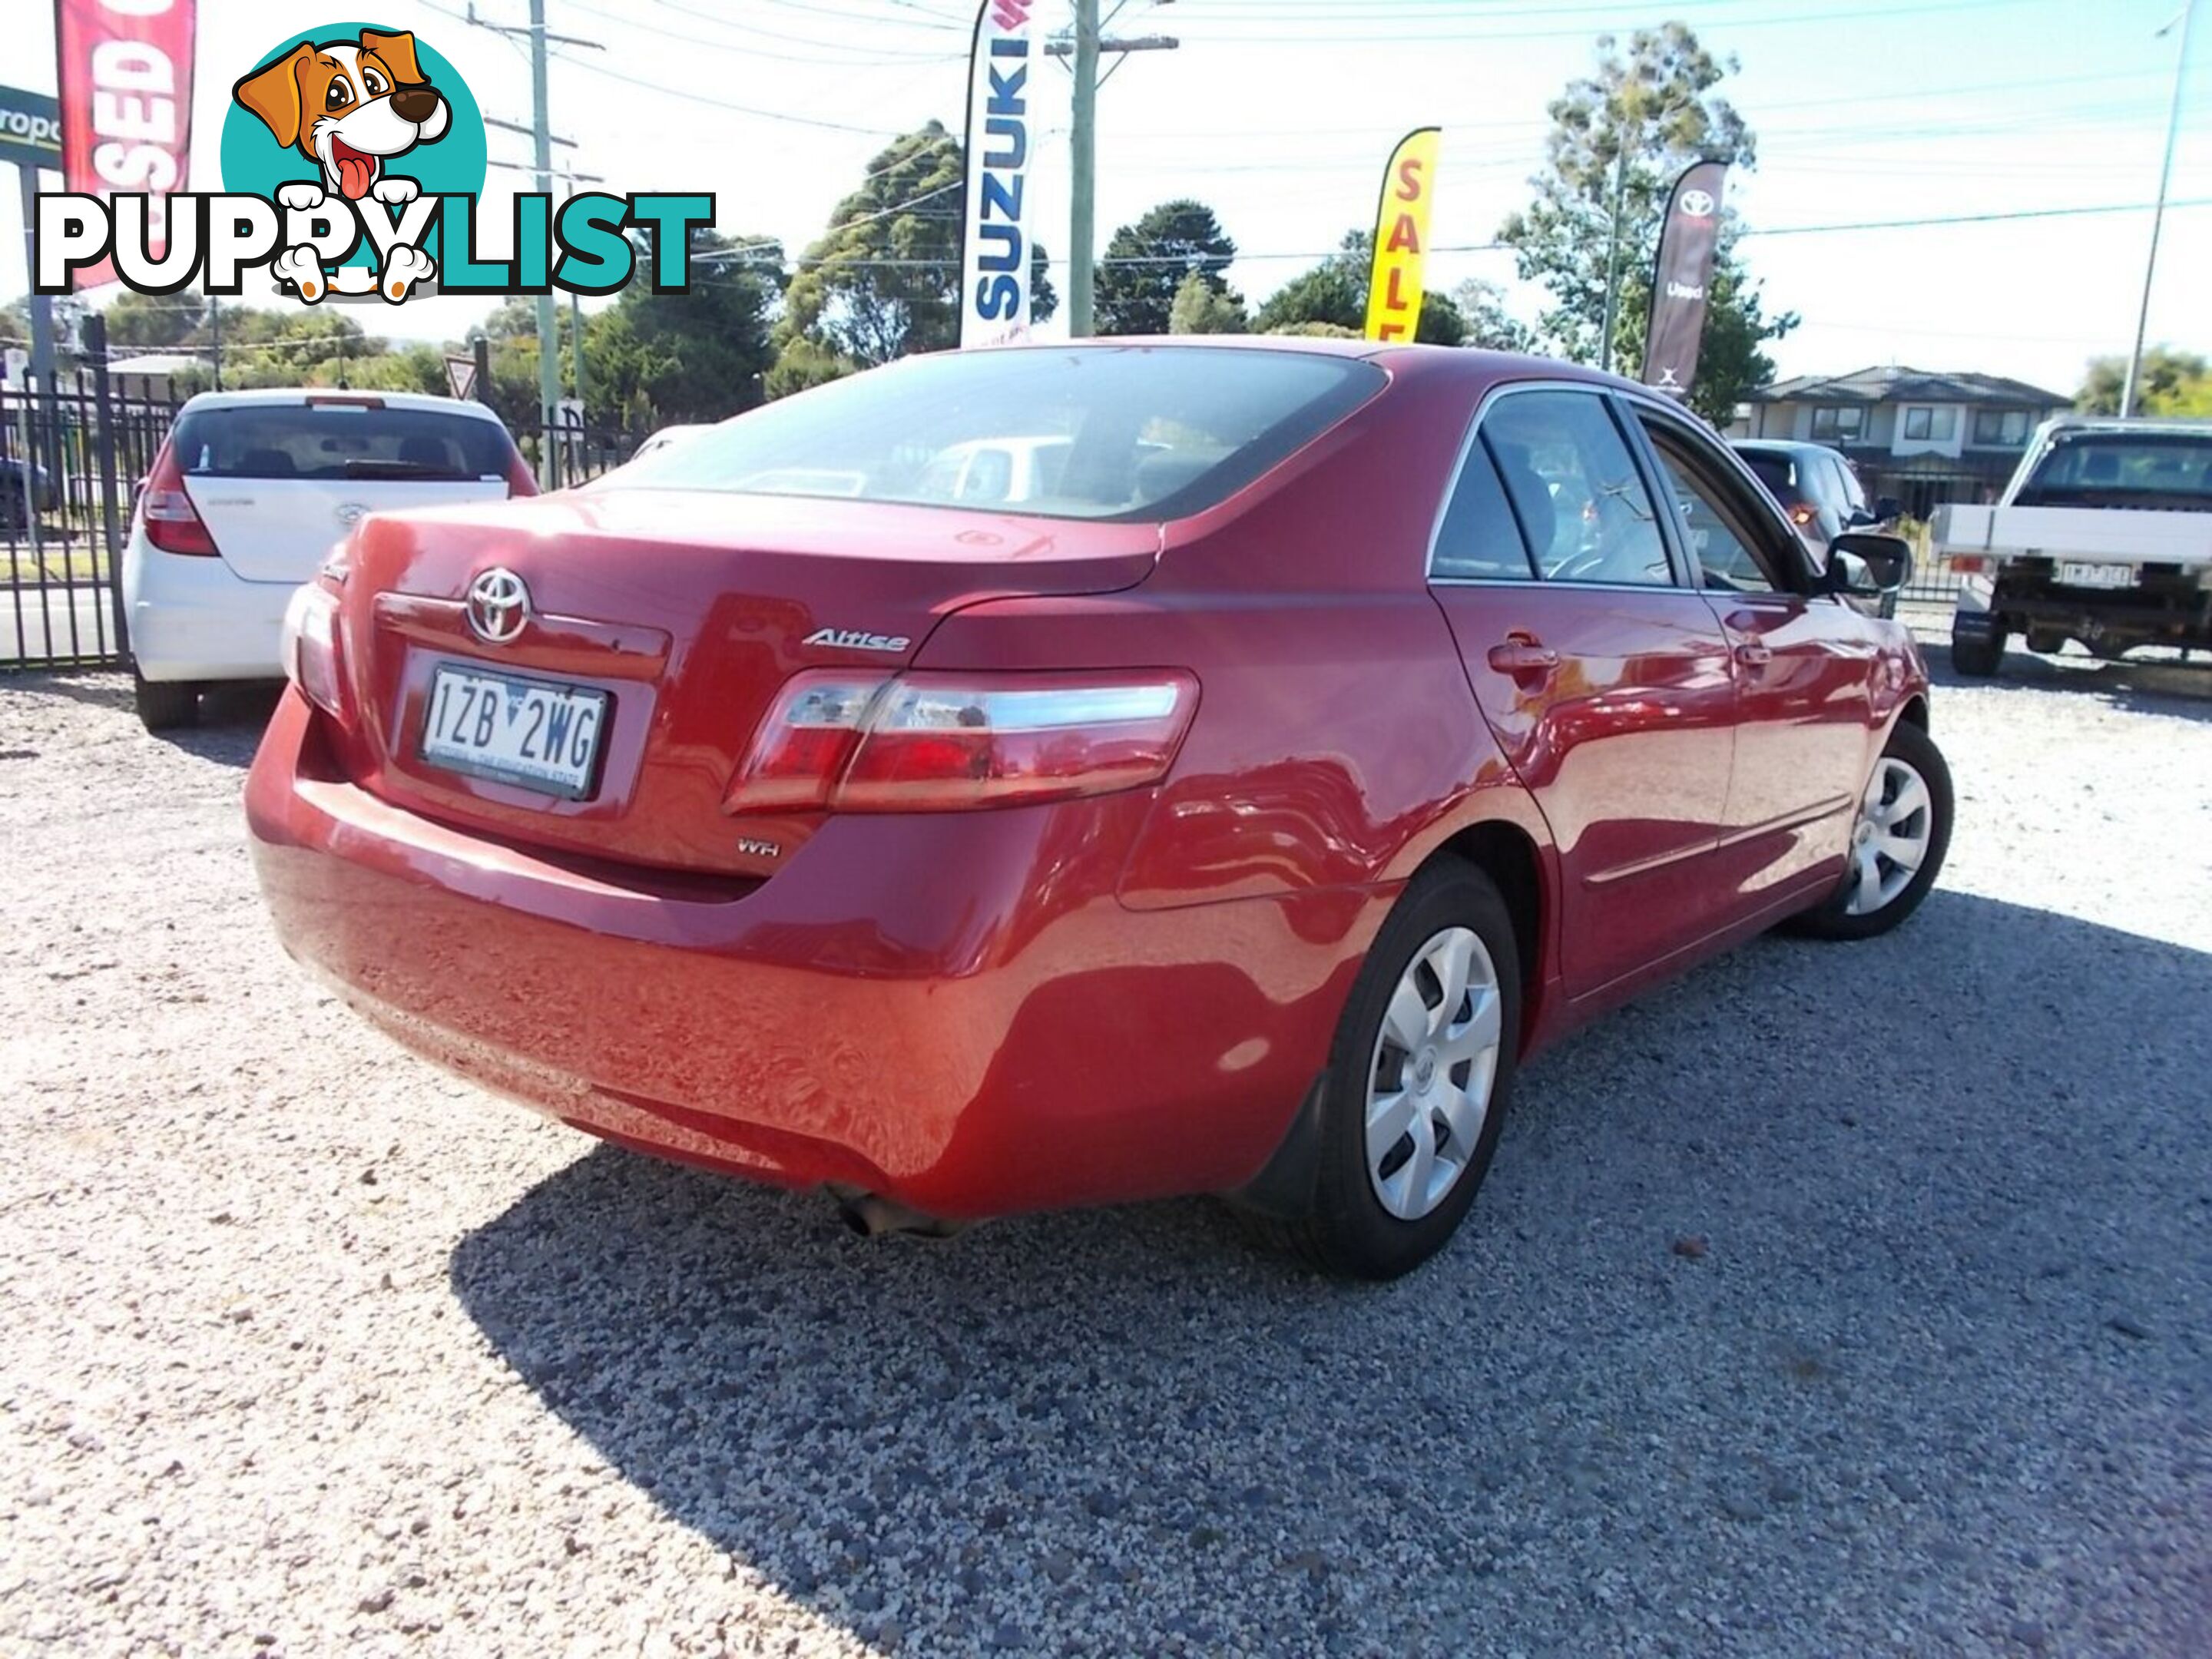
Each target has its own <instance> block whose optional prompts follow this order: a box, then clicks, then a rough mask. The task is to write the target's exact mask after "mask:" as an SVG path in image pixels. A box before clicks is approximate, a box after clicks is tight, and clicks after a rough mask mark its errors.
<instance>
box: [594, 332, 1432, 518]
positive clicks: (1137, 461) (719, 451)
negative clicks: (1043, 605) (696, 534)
mask: <svg viewBox="0 0 2212 1659" xmlns="http://www.w3.org/2000/svg"><path fill="white" fill-rule="evenodd" d="M1387 383H1388V381H1387V378H1386V377H1385V375H1384V374H1383V371H1382V370H1381V369H1379V368H1376V366H1375V365H1374V364H1372V363H1369V362H1361V361H1359V360H1358V359H1357V358H1351V357H1340V356H1323V355H1322V354H1320V353H1317V352H1311V351H1297V350H1280V351H1277V350H1268V349H1252V350H1237V351H1224V350H1206V349H1200V348H1196V347H1190V346H1172V345H1169V346H1119V347H1105V346H1087V347H1079V348H1076V349H1067V348H1065V347H1060V348H1054V347H1049V346H1034V347H1029V348H1022V349H1011V350H1004V351H976V352H945V353H940V354H936V355H932V356H918V357H909V358H906V359H903V360H902V361H901V362H897V363H895V364H892V365H890V366H889V367H886V368H881V369H878V370H875V371H873V372H872V373H869V374H857V375H854V376H853V377H852V378H850V379H848V380H838V381H835V382H833V383H831V384H830V385H828V386H820V387H817V388H816V389H815V390H813V391H811V392H800V393H799V394H798V395H796V396H794V397H790V398H779V399H777V400H776V401H775V402H774V403H772V404H766V405H764V406H763V407H762V408H759V409H757V410H751V411H750V412H749V413H747V414H744V415H741V416H738V417H737V418H736V419H735V420H731V421H726V422H723V423H722V424H721V425H720V426H718V427H715V428H713V429H712V430H711V431H708V432H703V433H702V434H700V435H698V436H697V437H696V438H694V439H692V440H690V441H688V442H686V443H683V444H679V445H677V446H674V447H671V448H669V449H665V450H662V451H660V452H659V453H656V454H653V455H648V456H646V457H644V458H642V459H640V460H637V461H635V462H634V463H633V464H632V465H629V466H626V467H624V468H623V469H622V470H621V471H619V472H617V473H614V474H611V475H609V477H607V478H606V479H605V480H604V481H602V482H601V483H599V484H596V485H594V486H592V488H595V489H711V490H726V491H731V492H733V493H739V494H750V495H842V496H845V497H848V498H850V499H853V500H857V501H900V502H910V503H915V504H920V505H926V506H960V505H963V504H967V505H972V506H981V505H984V504H986V503H987V504H989V505H990V506H992V507H996V508H998V509H1000V510H1002V511H1006V512H1011V513H1035V514H1037V515H1040V516H1043V517H1048V518H1066V519H1102V520H1138V519H1165V518H1180V517H1184V516H1187V515H1188V514H1190V513H1199V512H1203V511H1204V510H1205V509H1206V508H1207V507H1212V506H1213V505H1215V504H1216V503H1217V502H1219V501H1224V500H1225V499H1226V498H1227V497H1228V496H1229V495H1231V494H1233V493H1234V492H1236V491H1237V490H1238V489H1242V488H1243V487H1244V486H1245V485H1246V484H1249V483H1251V482H1252V481H1253V480H1255V479H1256V478H1258V477H1260V476H1261V474H1263V473H1265V472H1267V471H1269V470H1270V469H1272V468H1273V467H1274V466H1276V465H1278V464H1279V463H1280V462H1281V461H1283V460H1284V459H1286V458H1287V457H1288V456H1289V455H1290V454H1291V453H1292V452H1293V451H1295V450H1297V448H1299V447H1302V446H1303V445H1304V444H1305V443H1307V442H1309V441H1310V440H1312V439H1314V438H1316V437H1317V436H1319V435H1321V434H1322V432H1324V431H1326V430H1327V429H1328V428H1329V427H1331V426H1333V425H1334V424H1335V423H1336V422H1338V421H1339V420H1340V419H1342V418H1343V417H1344V416H1346V415H1348V414H1350V413H1351V412H1352V410H1354V409H1356V408H1358V406H1359V404H1362V403H1364V401H1365V400H1366V399H1367V398H1370V397H1372V396H1373V395H1374V394H1375V393H1376V392H1378V391H1380V390H1381V389H1382V388H1383V386H1385V385H1386V384H1387Z"/></svg>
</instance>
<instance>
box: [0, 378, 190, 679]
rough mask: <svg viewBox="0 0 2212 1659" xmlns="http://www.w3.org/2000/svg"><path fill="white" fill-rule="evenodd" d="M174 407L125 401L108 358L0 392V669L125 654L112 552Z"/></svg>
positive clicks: (101, 661)
mask: <svg viewBox="0 0 2212 1659" xmlns="http://www.w3.org/2000/svg"><path fill="white" fill-rule="evenodd" d="M175 416H176V406H175V405H174V404H173V403H170V402H167V401H166V400H159V399H149V398H125V397H120V396H118V395H116V394H115V393H114V392H112V389H111V388H110V386H109V385H108V382H107V376H106V368H105V365H104V363H101V362H98V361H97V358H96V357H95V361H94V363H93V364H92V365H91V366H90V367H88V368H86V369H84V370H82V371H81V372H79V373H77V374H74V375H72V376H70V377H66V378H63V379H62V380H61V383H60V384H58V385H57V386H52V387H45V386H41V387H38V388H34V389H31V390H14V391H9V390H0V594H4V595H5V596H6V599H5V603H4V605H0V668H9V667H25V666H32V667H58V666H66V665H91V666H98V665H114V664H118V663H121V662H123V661H124V660H125V632H124V624H123V607H122V595H121V588H120V585H119V583H118V580H117V577H118V572H117V569H116V557H117V554H118V550H119V548H120V547H121V545H122V539H121V538H122V531H123V527H124V526H125V524H127V522H128V520H129V518H130V513H131V493H132V489H133V486H134V485H135V483H136V482H137V480H138V479H140V478H142V477H144V476H145V474H146V471H147V469H148V468H149V467H150V466H151V465H153V461H154V456H155V452H156V451H158V450H159V449H160V448H161V441H162V439H163V438H165V437H167V435H168V431H169V426H170V423H171V422H172V421H173V420H174V419H175Z"/></svg>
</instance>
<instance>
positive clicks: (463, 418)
mask: <svg viewBox="0 0 2212 1659" xmlns="http://www.w3.org/2000/svg"><path fill="white" fill-rule="evenodd" d="M170 442H171V447H172V452H173V453H174V454H175V455H176V457H177V460H178V464H179V465H180V466H182V467H183V468H184V470H185V474H186V476H188V477H196V478H310V479H313V478H422V479H449V480H453V479H463V478H468V479H476V478H499V477H505V476H506V475H507V459H508V457H509V456H510V455H511V454H512V453H513V445H511V444H510V443H509V442H508V441H507V428H504V427H502V426H501V425H500V424H499V423H498V422H496V421H487V420H483V419H479V418H478V417H477V416H473V415H449V414H447V413H446V412H445V411H444V410H432V409H396V408H392V407H390V406H388V405H385V404H370V403H328V404H296V403H292V404H231V405H229V406H228V407H223V406H221V405H218V406H217V407H216V408H213V409H195V410H187V411H186V412H185V415H184V416H182V417H181V418H180V419H179V421H178V422H177V425H176V429H175V431H174V433H173V435H172V437H171V440H170Z"/></svg>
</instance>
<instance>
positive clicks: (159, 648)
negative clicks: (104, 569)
mask: <svg viewBox="0 0 2212 1659" xmlns="http://www.w3.org/2000/svg"><path fill="white" fill-rule="evenodd" d="M298 587H299V584H298V583H297V582H250V581H246V580H244V579H243V578H241V577H240V576H238V575H236V574H234V573H233V572H232V570H231V568H230V567H229V566H228V565H227V564H225V563H224V562H222V559H220V558H216V557H206V558H201V557H192V556H185V555H180V554H175V553H164V552H162V551H161V550H160V549H158V548H155V547H149V545H147V544H146V543H145V541H144V540H143V538H140V537H138V536H137V535H133V536H132V537H131V542H130V544H129V545H128V546H127V547H126V548H125V550H124V555H123V600H124V604H125V606H126V607H127V610H128V613H129V618H128V619H129V626H130V629H131V660H132V662H133V663H134V664H135V665H137V670H138V673H139V675H140V677H141V678H144V679H149V680H266V679H277V678H282V677H283V672H284V662H283V632H284V607H285V606H286V605H289V603H291V599H292V595H293V593H294V592H296V591H297V590H298Z"/></svg>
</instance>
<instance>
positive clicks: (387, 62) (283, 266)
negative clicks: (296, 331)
mask: <svg viewBox="0 0 2212 1659" xmlns="http://www.w3.org/2000/svg"><path fill="white" fill-rule="evenodd" d="M231 95H232V96H233V97H234V98H235V99H236V100H238V102H239V103H240V105H242V106H244V107H245V108H246V109H248V110H250V111H252V113H253V114H254V115H255V116H257V117H258V118H259V119H260V121H261V124H262V125H264V126H265V127H267V128H268V129H269V131H270V134H271V135H272V136H273V137H275V138H276V142H277V143H279V144H281V145H283V147H284V148H285V149H297V150H298V151H299V152H300V153H301V155H305V156H306V157H307V159H308V160H309V161H313V162H314V163H315V165H316V166H317V167H318V168H319V169H320V170H321V173H322V177H323V183H322V185H321V186H317V185H312V184H306V183H292V184H287V185H282V186H281V187H279V189H278V190H277V192H276V199H277V201H278V202H279V203H280V204H282V205H283V206H284V207H287V208H294V209H299V210H303V211H312V210H314V209H315V208H317V207H319V206H320V205H321V204H322V203H323V201H324V200H325V197H327V196H330V195H332V194H335V195H338V196H343V197H345V198H346V200H348V201H349V202H358V201H360V200H361V199H362V197H374V199H375V200H377V201H379V202H382V203H384V204H387V205H389V206H392V207H399V206H404V204H407V203H409V202H411V201H413V200H414V199H415V198H416V197H417V196H418V195H420V194H421V193H422V186H421V185H418V184H417V183H416V181H415V180H414V179H410V178H408V177H406V176H405V175H404V174H402V173H386V171H385V163H386V161H389V160H391V159H392V157H394V156H398V155H405V154H406V153H407V152H408V151H409V150H410V149H414V148H415V146H416V145H417V144H432V143H436V142H437V141H438V140H439V139H441V138H442V137H445V135H446V130H447V127H448V126H449V125H452V120H453V115H452V110H451V108H450V106H448V105H447V101H446V99H445V96H444V94H441V92H439V90H438V89H437V88H435V87H434V86H432V85H431V84H430V82H429V79H428V76H425V75H424V74H423V73H422V67H421V65H420V64H418V63H417V62H416V55H415V37H414V36H413V35H412V34H408V33H398V34H385V33H380V32H379V31H377V30H375V29H363V30H362V32H361V38H360V39H359V40H325V41H317V42H314V43H313V44H310V43H308V42H306V41H302V42H301V44H300V45H298V46H295V47H293V48H292V50H291V51H290V52H287V53H285V54H284V55H283V57H281V58H276V59H275V60H274V61H273V62H270V63H268V64H263V65H262V66H261V67H260V68H259V69H257V70H254V71H253V72H252V74H251V75H248V76H245V77H244V78H243V79H241V80H240V82H238V84H237V85H236V86H234V88H231ZM271 269H272V270H274V272H275V273H276V275H277V276H279V277H281V278H283V279H284V280H285V281H287V282H289V283H291V284H292V285H293V286H295V287H296V288H297V289H299V291H300V295H301V298H302V299H305V300H308V301H313V300H317V299H319V298H320V297H321V296H322V294H323V291H324V289H325V287H326V286H327V283H326V282H325V278H324V276H323V270H322V264H321V261H320V260H319V258H317V257H316V254H315V251H314V249H313V247H311V246H298V247H294V248H290V249H288V250H286V252H283V254H280V255H279V256H278V257H277V258H276V260H275V261H274V262H273V263H272V264H271ZM436 271H437V264H436V262H435V260H433V259H432V258H430V256H429V255H428V254H426V253H424V252H421V251H420V250H419V249H416V248H413V247H407V246H400V247H396V248H394V249H393V250H392V257H391V258H388V259H387V260H386V266H385V269H384V270H382V271H380V273H379V276H378V286H379V289H380V292H381V293H383V294H384V295H385V296H386V297H387V298H389V299H392V300H398V299H401V298H404V296H405V294H406V292H407V290H408V289H410V288H412V287H413V286H414V285H415V284H416V283H418V282H421V281H422V280H425V279H427V278H428V277H430V276H435V274H436Z"/></svg>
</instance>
